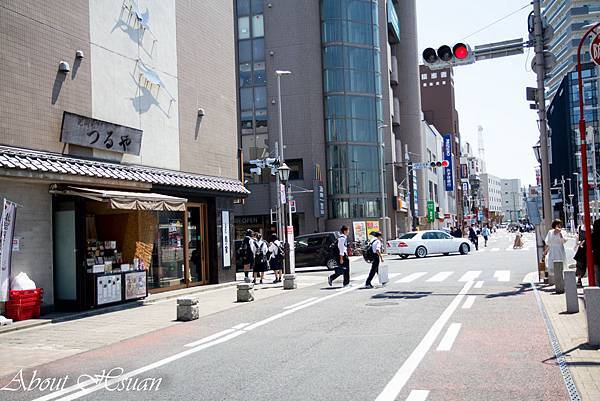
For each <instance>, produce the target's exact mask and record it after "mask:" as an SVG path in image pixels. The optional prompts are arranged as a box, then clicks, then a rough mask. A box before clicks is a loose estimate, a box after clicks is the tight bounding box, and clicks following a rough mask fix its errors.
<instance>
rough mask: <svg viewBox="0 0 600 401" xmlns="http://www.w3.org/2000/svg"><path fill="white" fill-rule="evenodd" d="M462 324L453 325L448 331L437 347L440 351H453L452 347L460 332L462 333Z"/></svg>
mask: <svg viewBox="0 0 600 401" xmlns="http://www.w3.org/2000/svg"><path fill="white" fill-rule="evenodd" d="M460 326H462V325H461V324H460V323H452V324H451V325H450V326H449V327H448V330H446V334H444V337H442V341H440V344H439V345H438V347H437V350H438V351H450V350H451V349H452V345H453V344H454V341H455V340H456V337H457V336H458V332H459V331H460Z"/></svg>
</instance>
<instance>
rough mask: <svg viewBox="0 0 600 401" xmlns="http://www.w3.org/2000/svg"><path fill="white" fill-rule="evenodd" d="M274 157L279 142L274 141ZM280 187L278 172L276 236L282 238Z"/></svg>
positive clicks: (276, 183) (276, 179) (276, 186)
mask: <svg viewBox="0 0 600 401" xmlns="http://www.w3.org/2000/svg"><path fill="white" fill-rule="evenodd" d="M275 157H279V142H278V141H275ZM280 188H281V181H280V180H279V173H278V174H277V175H275V198H276V200H277V214H276V216H277V237H278V238H279V239H280V240H283V219H282V218H281V211H282V204H281V195H280V193H279V191H280Z"/></svg>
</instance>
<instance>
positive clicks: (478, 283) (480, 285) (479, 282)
mask: <svg viewBox="0 0 600 401" xmlns="http://www.w3.org/2000/svg"><path fill="white" fill-rule="evenodd" d="M481 287H483V281H478V282H476V283H475V285H474V286H473V288H481Z"/></svg>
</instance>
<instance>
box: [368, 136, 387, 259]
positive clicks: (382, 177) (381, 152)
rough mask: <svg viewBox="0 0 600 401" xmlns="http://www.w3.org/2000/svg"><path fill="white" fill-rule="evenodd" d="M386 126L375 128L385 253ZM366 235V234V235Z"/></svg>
mask: <svg viewBox="0 0 600 401" xmlns="http://www.w3.org/2000/svg"><path fill="white" fill-rule="evenodd" d="M387 127H388V126H387V125H386V124H380V125H378V126H377V131H378V134H379V170H380V171H381V174H380V177H379V178H380V179H379V187H380V188H379V189H380V194H379V196H380V197H381V224H382V225H383V227H382V229H381V233H382V237H383V241H382V247H383V249H384V251H385V246H386V244H387V239H388V236H387V220H386V212H385V167H384V163H385V162H384V147H385V143H384V141H383V129H384V128H387ZM367 235H368V233H367Z"/></svg>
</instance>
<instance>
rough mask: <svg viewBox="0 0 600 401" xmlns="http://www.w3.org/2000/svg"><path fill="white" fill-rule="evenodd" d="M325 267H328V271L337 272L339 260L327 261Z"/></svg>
mask: <svg viewBox="0 0 600 401" xmlns="http://www.w3.org/2000/svg"><path fill="white" fill-rule="evenodd" d="M325 265H326V266H327V270H335V268H336V267H337V265H338V263H337V260H335V259H329V260H327V263H326V264H325Z"/></svg>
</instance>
